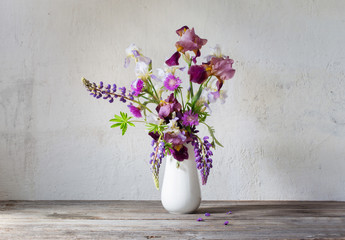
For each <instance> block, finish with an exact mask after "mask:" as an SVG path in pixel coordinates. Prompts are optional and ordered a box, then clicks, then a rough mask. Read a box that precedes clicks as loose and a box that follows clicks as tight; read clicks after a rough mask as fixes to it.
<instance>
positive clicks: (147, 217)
mask: <svg viewBox="0 0 345 240" xmlns="http://www.w3.org/2000/svg"><path fill="white" fill-rule="evenodd" d="M228 211H232V214H227V212H228ZM206 212H208V213H210V214H211V216H209V217H206V216H204V213H206ZM199 217H201V218H203V219H204V221H201V222H198V221H196V219H198V218H199ZM225 221H229V224H228V225H227V226H225V225H223V223H224V222H225ZM0 239H1V240H2V239H11V240H12V239H27V240H29V239H35V240H36V239H345V202H294V201H203V202H202V204H201V207H200V208H199V210H198V211H197V212H195V213H193V214H185V215H175V214H169V213H167V212H166V211H165V210H164V209H163V208H162V206H161V203H160V202H159V201H0Z"/></svg>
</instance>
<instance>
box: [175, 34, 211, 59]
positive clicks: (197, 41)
mask: <svg viewBox="0 0 345 240" xmlns="http://www.w3.org/2000/svg"><path fill="white" fill-rule="evenodd" d="M178 31H179V30H178ZM180 33H181V34H182V35H181V39H180V41H177V42H176V44H175V46H176V48H177V51H179V52H182V53H185V52H187V51H193V52H194V53H195V55H197V52H198V50H200V49H201V47H202V46H203V45H205V44H206V43H207V40H206V39H202V38H200V37H199V36H198V35H196V34H195V32H194V28H192V29H186V28H184V29H183V31H182V32H180Z"/></svg>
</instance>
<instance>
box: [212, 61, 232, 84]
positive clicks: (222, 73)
mask: <svg viewBox="0 0 345 240" xmlns="http://www.w3.org/2000/svg"><path fill="white" fill-rule="evenodd" d="M233 63H234V60H232V59H229V57H225V58H218V57H213V58H212V59H211V62H210V65H211V68H212V69H211V74H212V75H214V76H216V77H217V78H218V82H217V88H218V91H219V90H220V89H221V87H222V86H223V82H224V81H225V80H228V79H230V78H232V77H233V76H234V75H235V69H233V68H232V64H233Z"/></svg>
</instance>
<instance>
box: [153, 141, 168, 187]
mask: <svg viewBox="0 0 345 240" xmlns="http://www.w3.org/2000/svg"><path fill="white" fill-rule="evenodd" d="M152 143H153V145H154V151H153V152H152V153H151V155H150V157H151V159H150V165H151V171H152V175H153V179H154V181H155V185H156V188H157V189H159V168H160V165H161V164H162V159H163V157H164V155H165V148H164V142H163V141H160V142H159V143H158V142H156V141H153V142H152Z"/></svg>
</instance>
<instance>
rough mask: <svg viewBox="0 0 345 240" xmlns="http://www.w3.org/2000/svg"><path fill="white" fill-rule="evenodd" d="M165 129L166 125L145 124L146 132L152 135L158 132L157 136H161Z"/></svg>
mask: <svg viewBox="0 0 345 240" xmlns="http://www.w3.org/2000/svg"><path fill="white" fill-rule="evenodd" d="M166 127H167V125H157V124H154V123H148V124H146V129H147V131H149V132H153V133H156V132H158V133H159V134H161V133H162V132H163V131H164V129H165V128H166Z"/></svg>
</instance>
